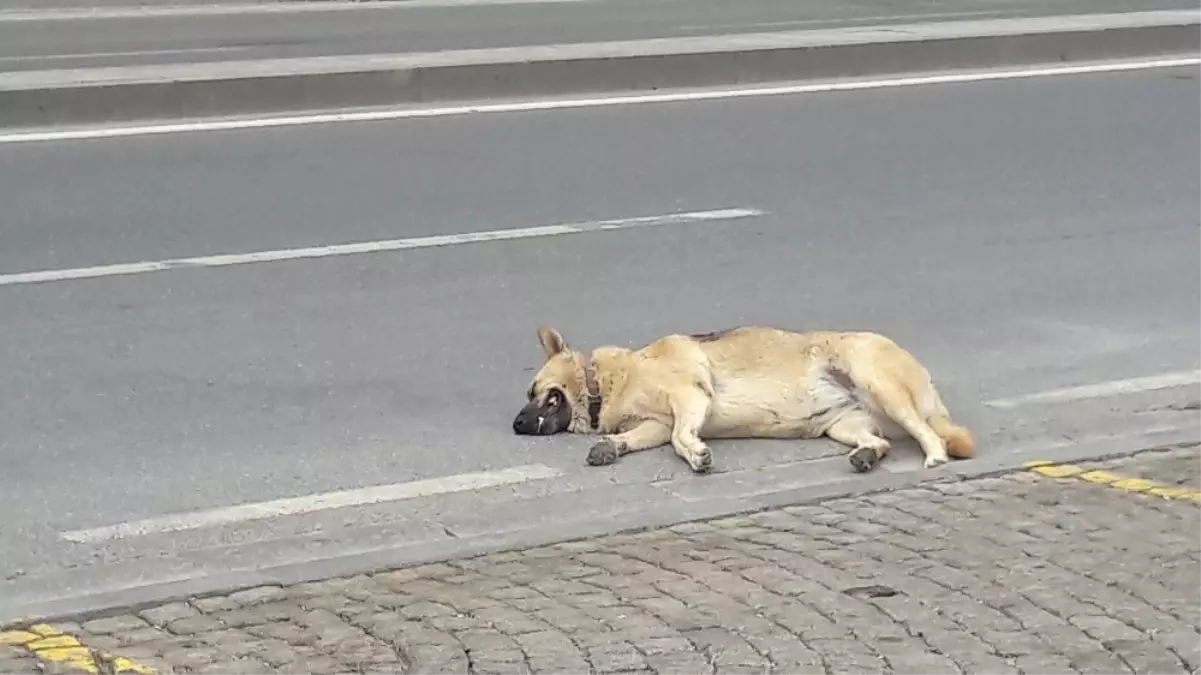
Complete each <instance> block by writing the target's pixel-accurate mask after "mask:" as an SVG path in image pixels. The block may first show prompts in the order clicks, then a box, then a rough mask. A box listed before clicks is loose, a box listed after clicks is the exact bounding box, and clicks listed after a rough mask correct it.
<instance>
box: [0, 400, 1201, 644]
mask: <svg viewBox="0 0 1201 675" xmlns="http://www.w3.org/2000/svg"><path fill="white" fill-rule="evenodd" d="M1199 438H1201V427H1198V426H1197V425H1195V424H1188V425H1184V426H1172V427H1165V428H1157V429H1151V430H1147V431H1142V432H1136V433H1133V434H1128V435H1119V436H1108V437H1094V438H1085V439H1079V440H1076V441H1063V442H1056V443H1051V444H1041V445H1036V446H1032V447H1028V448H1024V449H1022V450H1020V451H1017V452H1014V453H1006V454H1004V455H1002V456H999V457H995V458H989V459H982V458H976V459H971V460H966V461H962V462H953V463H951V464H947V465H944V466H943V467H940V468H939V469H937V470H934V471H916V470H912V471H902V472H892V471H884V470H881V471H875V472H872V473H869V474H862V475H861V474H853V475H849V476H848V478H847V479H845V480H841V481H835V482H831V483H823V484H817V485H809V486H795V487H789V486H780V485H778V484H777V478H778V469H779V467H768V468H764V469H756V470H753V471H750V472H746V473H747V474H748V475H747V476H746V477H745V479H736V480H734V481H731V482H730V483H729V484H728V485H727V487H726V489H716V490H714V495H713V498H712V499H707V500H704V501H700V502H689V501H680V500H676V501H675V502H668V501H664V502H660V503H655V504H649V505H647V506H646V507H644V508H642V509H638V510H633V511H624V512H620V513H617V514H613V515H608V516H604V517H600V516H587V517H583V518H579V519H569V520H566V521H563V522H559V523H555V524H552V525H549V526H540V527H531V528H526V529H519V530H513V531H507V532H501V533H496V534H483V535H478V536H473V537H469V538H459V539H450V540H445V541H441V542H421V543H418V544H409V545H406V544H398V545H396V546H388V547H385V548H382V549H379V550H374V551H369V552H362V553H352V554H347V555H341V556H337V557H333V558H323V559H317V560H311V561H306V562H301V563H291V564H285V565H278V566H272V567H262V568H258V569H254V570H242V571H237V572H228V573H221V574H216V575H208V576H199V577H193V578H183V579H180V580H178V581H171V582H163V583H152V584H147V585H143V586H139V587H135V588H123V589H120V590H109V591H100V592H95V593H81V594H79V595H74V596H70V597H62V598H58V599H55V600H49V601H39V602H33V603H23V604H20V605H18V606H16V607H13V608H10V610H9V612H8V613H9V616H0V629H8V628H17V627H21V626H23V625H27V624H28V623H30V622H33V621H41V622H54V621H57V620H62V619H67V618H77V617H79V616H87V617H88V618H99V617H103V616H109V615H112V614H119V613H126V612H129V611H137V610H140V609H143V608H146V607H150V606H153V605H157V604H162V603H165V602H171V601H176V600H185V599H188V598H198V597H206V596H210V595H220V594H226V593H232V592H234V591H237V590H241V589H248V588H254V587H257V586H271V585H282V586H288V585H292V584H298V583H303V582H308V581H321V580H324V579H329V578H334V577H342V576H354V575H356V574H370V573H374V572H381V571H386V570H391V569H400V568H405V567H412V566H415V565H421V564H427V563H434V562H442V561H445V560H451V559H460V558H470V557H476V556H480V555H486V554H490V553H498V552H503V551H514V550H521V549H526V548H534V547H538V546H545V545H550V544H555V543H561V542H566V541H577V540H581V539H589V538H592V537H599V536H605V535H610V534H618V533H622V532H637V531H644V530H648V529H655V528H660V527H670V526H673V525H677V524H681V523H687V522H695V521H702V520H709V519H713V518H721V517H727V516H736V515H743V514H747V513H754V512H758V511H764V510H768V509H773V508H782V507H785V506H792V505H797V504H806V503H813V502H821V501H825V500H829V499H837V498H842V497H855V496H861V495H867V494H875V493H880V492H891V491H894V490H898V489H902V488H906V487H914V486H918V485H924V484H929V483H944V482H951V481H963V480H972V479H976V478H984V477H988V476H995V475H1002V474H1006V473H1010V472H1013V471H1021V470H1023V469H1022V467H1023V465H1024V464H1025V462H1027V461H1030V460H1050V461H1054V462H1079V461H1085V460H1088V461H1100V460H1107V459H1112V458H1117V457H1124V456H1128V455H1133V454H1137V453H1139V452H1144V451H1147V450H1154V449H1165V448H1177V447H1193V446H1196V445H1197V444H1198V443H1199V441H1198V439H1199ZM835 459H837V461H839V462H841V461H842V457H838V458H835ZM819 461H820V460H819ZM716 475H717V476H721V475H722V474H716ZM682 482H690V479H689V478H685V479H682ZM14 609H15V610H16V611H12V610H14ZM18 617H19V618H18Z"/></svg>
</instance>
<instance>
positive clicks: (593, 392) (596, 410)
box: [584, 357, 603, 431]
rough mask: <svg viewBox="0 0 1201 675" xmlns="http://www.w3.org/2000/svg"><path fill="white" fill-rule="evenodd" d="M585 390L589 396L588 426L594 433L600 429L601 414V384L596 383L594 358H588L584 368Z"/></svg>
mask: <svg viewBox="0 0 1201 675" xmlns="http://www.w3.org/2000/svg"><path fill="white" fill-rule="evenodd" d="M584 388H585V390H586V393H587V395H588V426H589V427H591V428H592V430H593V431H595V430H597V429H599V428H600V413H601V403H602V402H603V400H602V399H601V392H600V384H599V383H598V382H597V381H596V366H594V365H593V364H592V358H591V357H589V358H588V364H587V365H585V366H584Z"/></svg>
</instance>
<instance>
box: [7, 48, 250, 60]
mask: <svg viewBox="0 0 1201 675" xmlns="http://www.w3.org/2000/svg"><path fill="white" fill-rule="evenodd" d="M250 49H254V47H183V48H180V49H142V50H137V51H129V52H67V53H63V54H46V55H40V56H0V61H3V62H11V61H62V60H70V59H102V58H111V57H114V56H170V55H172V54H208V53H215V54H220V53H226V52H243V51H247V50H250Z"/></svg>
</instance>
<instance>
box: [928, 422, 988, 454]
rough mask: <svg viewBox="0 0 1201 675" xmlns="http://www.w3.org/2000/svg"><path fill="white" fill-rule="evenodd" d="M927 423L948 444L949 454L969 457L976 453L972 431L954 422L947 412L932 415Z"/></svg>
mask: <svg viewBox="0 0 1201 675" xmlns="http://www.w3.org/2000/svg"><path fill="white" fill-rule="evenodd" d="M926 424H929V425H930V428H931V429H934V433H936V434H938V437H939V438H941V439H942V442H943V443H946V444H947V454H948V455H950V456H952V457H958V458H959V459H967V458H968V457H971V456H972V455H973V454H975V452H976V442H975V441H974V440H972V432H971V431H968V430H967V428H966V427H961V426H959V425H958V424H955V423H954V422H952V421H951V418H950V416H948V415H946V414H945V413H944V414H938V415H931V416H930V417H927V418H926Z"/></svg>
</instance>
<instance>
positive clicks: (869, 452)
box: [847, 446, 880, 473]
mask: <svg viewBox="0 0 1201 675" xmlns="http://www.w3.org/2000/svg"><path fill="white" fill-rule="evenodd" d="M847 459H848V460H850V462H851V468H852V469H854V470H855V473H866V472H868V471H871V470H872V469H874V468H875V467H876V465H877V464H879V463H880V452H879V451H878V450H876V449H875V448H868V447H864V446H860V447H858V448H855V449H854V450H852V451H851V454H850V455H847Z"/></svg>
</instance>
